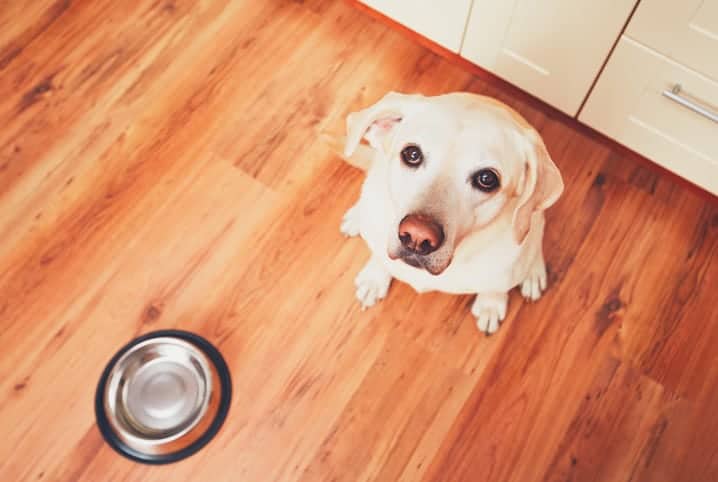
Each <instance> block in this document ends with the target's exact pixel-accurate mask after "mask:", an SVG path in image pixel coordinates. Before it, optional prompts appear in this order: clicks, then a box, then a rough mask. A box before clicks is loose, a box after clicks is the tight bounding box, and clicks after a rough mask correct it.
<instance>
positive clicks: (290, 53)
mask: <svg viewBox="0 0 718 482" xmlns="http://www.w3.org/2000/svg"><path fill="white" fill-rule="evenodd" d="M388 90H404V91H419V92H423V93H426V94H434V93H440V92H446V91H452V90H468V91H473V92H480V93H485V94H489V95H494V96H496V97H498V98H500V99H501V100H503V101H505V102H507V103H509V104H511V105H512V106H514V107H515V108H517V109H518V110H519V111H520V112H522V113H523V114H524V115H525V116H526V117H527V118H528V119H529V120H530V121H531V122H532V123H533V124H535V125H536V126H537V128H538V129H539V130H540V131H541V133H542V135H543V136H544V137H545V140H546V143H547V145H548V147H549V150H550V151H551V152H552V154H553V157H554V159H555V161H556V163H557V164H558V165H559V167H560V168H561V170H562V172H563V175H564V179H565V181H566V192H565V194H564V197H563V198H562V199H561V201H560V202H559V203H558V204H557V205H556V206H555V208H553V209H552V210H551V211H550V212H549V213H548V222H549V225H548V232H547V235H546V242H545V246H546V256H547V260H548V263H549V269H550V272H551V274H550V284H551V287H550V289H549V291H548V292H547V294H546V295H545V297H544V298H543V299H541V300H540V301H539V302H538V303H536V304H532V305H529V304H526V303H523V302H522V301H521V299H520V296H518V294H517V293H512V295H511V302H510V313H509V316H508V320H507V321H506V322H505V323H504V326H503V327H502V329H501V330H500V331H499V333H498V334H497V335H495V336H493V337H490V338H486V337H484V336H483V335H481V334H479V333H478V331H477V330H476V327H475V325H474V320H473V318H472V316H471V315H470V313H469V307H470V304H471V299H470V298H469V297H456V296H449V295H443V294H438V293H433V294H423V295H416V294H415V293H414V292H413V291H412V290H411V289H410V288H408V287H407V286H405V285H402V284H399V283H396V284H395V285H394V286H393V287H392V288H391V290H390V293H389V298H388V299H387V300H386V301H385V302H383V303H382V304H381V305H379V306H377V307H375V308H372V309H370V310H368V311H365V312H362V311H361V310H360V309H359V306H358V304H357V303H356V302H355V300H354V294H353V277H354V276H355V274H356V273H357V271H358V270H359V269H360V267H361V266H362V264H363V263H364V262H365V260H366V259H367V258H368V251H367V249H366V248H365V246H364V245H363V243H362V242H361V241H359V240H356V239H353V240H345V239H344V238H343V237H342V236H341V235H340V234H339V230H338V227H339V223H340V219H341V217H342V214H343V212H344V211H345V210H346V209H347V208H348V207H349V206H350V205H351V204H352V202H353V201H354V200H355V198H356V197H357V195H358V192H359V188H360V184H361V182H362V173H361V172H360V171H358V170H356V169H354V168H352V167H351V166H349V165H347V164H345V163H344V162H342V161H341V160H340V159H339V158H338V157H337V156H336V155H335V154H334V153H333V151H332V149H331V148H330V145H331V142H332V141H331V140H332V138H333V136H334V135H335V134H336V133H338V132H339V133H340V132H341V130H342V127H343V120H344V116H345V115H346V114H347V113H348V112H350V111H351V110H354V109H357V108H359V107H363V106H366V105H367V104H369V103H371V102H373V101H374V100H376V99H378V98H379V97H381V96H382V95H383V94H384V93H385V92H386V91H388ZM0 125H1V126H2V127H1V128H0V341H1V342H2V347H3V348H2V351H1V352H0V353H1V354H0V427H2V436H1V437H0V474H1V475H0V478H1V479H2V480H4V481H31V480H32V481H37V480H43V481H72V482H78V481H88V482H98V481H102V482H109V481H152V482H156V481H173V482H178V481H213V482H218V481H233V482H254V481H257V482H264V481H274V480H286V481H315V480H317V481H335V480H336V481H359V480H375V481H390V482H393V481H422V480H424V481H429V480H431V481H434V480H435V481H447V482H459V481H472V482H473V481H479V482H483V481H492V482H498V481H515V482H524V481H526V482H530V481H543V480H546V481H577V482H587V481H607V482H617V481H629V480H630V481H633V482H636V481H638V482H660V481H680V482H687V481H697V482H698V481H699V482H708V481H715V480H718V414H717V413H716V410H715V407H718V301H717V295H716V292H717V289H718V207H717V205H716V203H712V202H710V201H708V200H707V198H705V197H701V196H699V195H697V194H696V193H695V192H694V191H691V190H687V189H686V188H685V187H682V186H679V185H677V184H675V183H674V182H673V181H672V180H670V179H667V178H664V177H661V176H660V175H658V174H656V171H654V170H651V169H646V168H645V167H644V166H642V165H639V164H637V163H636V162H635V161H633V160H631V159H628V158H625V157H622V155H620V154H617V153H615V152H613V151H611V150H610V149H609V148H608V147H606V146H605V145H603V144H601V143H599V142H597V141H596V140H594V139H592V138H590V137H588V136H587V135H585V134H583V133H580V132H577V131H575V130H573V129H572V128H571V127H569V126H567V125H566V124H565V123H563V122H562V121H560V120H557V119H552V118H549V117H547V116H546V115H545V114H543V113H542V112H541V111H538V110H536V109H535V108H533V107H531V106H529V105H526V104H523V103H521V102H517V101H515V100H513V99H512V98H511V97H510V96H509V95H508V94H507V93H506V92H501V91H499V90H497V89H496V88H492V87H491V86H489V85H487V84H486V83H484V82H483V81H481V80H479V79H476V78H473V77H471V76H470V75H469V74H466V73H464V72H462V71H461V70H459V69H458V68H456V67H453V66H451V65H449V64H447V63H446V62H445V61H443V60H441V59H440V58H438V57H437V56H435V55H434V54H431V53H429V52H428V51H427V50H425V49H423V48H421V47H419V46H417V45H415V44H414V43H412V42H411V41H409V40H408V39H407V38H405V37H403V36H402V35H400V34H398V33H395V32H393V31H390V30H388V29H387V28H386V27H384V26H382V25H380V24H378V23H376V22H374V21H373V20H370V19H369V18H368V17H366V16H365V15H363V14H361V13H360V12H358V11H356V10H354V9H352V8H351V7H350V6H349V5H347V4H345V3H344V2H339V1H331V0H326V1H321V0H305V1H299V0H295V1H290V0H271V1H249V0H242V1H229V0H217V1H200V2H197V1H189V0H187V1H185V0H175V1H172V0H169V1H166V0H159V1H154V0H147V1H142V0H132V1H128V2H117V1H110V0H94V1H76V2H70V1H50V0H35V1H31V2H20V1H7V2H4V3H3V4H2V8H0ZM169 327H173V328H182V329H188V330H193V331H196V332H198V333H200V334H202V335H203V336H205V337H207V338H208V339H210V340H211V341H213V342H214V343H216V344H217V346H218V347H219V348H220V349H221V350H222V352H223V353H224V355H225V357H226V358H227V361H228V363H229V365H230V368H231V370H232V375H233V380H234V386H235V395H234V399H233V402H232V407H231V410H230V414H229V418H228V420H227V423H226V425H225V426H224V428H223V429H222V431H221V432H220V434H219V435H218V437H217V438H216V439H215V440H214V441H212V442H211V443H210V445H208V446H207V447H206V448H205V449H204V450H203V451H201V452H200V453H198V454H197V455H195V456H193V457H191V458H190V459H188V460H185V461H183V462H180V463H177V464H174V465H170V466H164V467H149V466H142V465H138V464H134V463H132V462H129V461H127V460H125V459H124V458H122V457H120V456H118V455H117V454H116V453H115V452H113V451H112V450H111V449H110V448H109V447H108V446H107V445H106V444H105V443H104V442H103V440H102V438H101V436H100V433H99V432H98V430H97V428H96V427H95V425H94V414H93V395H94V390H95V385H96V382H97V379H98V377H99V376H100V372H101V370H102V368H103V365H104V364H105V363H106V362H107V361H108V360H109V358H110V356H111V355H112V354H113V353H114V351H115V350H117V349H118V348H119V347H120V346H121V345H123V344H124V343H125V342H127V341H128V340H130V339H131V338H133V337H135V336H137V335H138V334H140V333H145V332H148V331H152V330H156V329H159V328H169Z"/></svg>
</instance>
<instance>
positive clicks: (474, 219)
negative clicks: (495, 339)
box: [341, 92, 563, 334]
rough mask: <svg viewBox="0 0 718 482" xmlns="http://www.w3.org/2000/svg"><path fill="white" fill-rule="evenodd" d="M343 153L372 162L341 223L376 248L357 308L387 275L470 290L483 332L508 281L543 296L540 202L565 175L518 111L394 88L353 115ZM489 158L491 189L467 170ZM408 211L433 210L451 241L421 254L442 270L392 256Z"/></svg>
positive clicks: (556, 191) (421, 285)
mask: <svg viewBox="0 0 718 482" xmlns="http://www.w3.org/2000/svg"><path fill="white" fill-rule="evenodd" d="M362 139H364V140H366V141H368V144H369V145H363V144H361V143H360V142H361V141H362ZM409 143H411V144H416V145H419V146H420V147H421V148H422V149H423V150H424V152H425V156H426V160H425V165H422V166H421V169H411V168H407V167H406V166H405V165H403V164H402V162H401V160H400V156H399V153H400V152H401V150H402V148H403V147H404V146H406V145H407V144H409ZM344 154H345V158H346V159H347V161H348V162H350V163H351V164H352V165H355V166H357V167H360V168H362V169H364V170H366V172H367V174H366V179H365V181H364V185H363V187H362V193H361V196H360V198H359V200H358V201H357V203H356V204H355V205H354V206H353V207H351V208H350V209H349V210H348V212H347V213H346V215H345V217H344V220H343V222H342V225H341V231H342V232H343V233H344V234H345V235H347V236H356V235H360V236H361V237H362V238H363V239H364V240H365V242H366V243H367V245H368V246H369V249H370V250H371V252H372V256H371V258H370V260H369V261H368V263H367V265H366V266H365V267H364V269H362V270H361V272H360V273H359V274H358V275H357V277H356V295H357V298H358V299H359V301H360V303H361V304H362V306H363V307H364V308H366V307H370V306H372V305H374V304H375V303H376V302H377V301H378V300H380V299H382V298H384V297H385V296H386V294H387V291H388V289H389V285H390V283H391V280H392V279H394V278H396V279H398V280H401V281H403V282H405V283H407V284H409V285H410V286H412V287H413V288H414V289H415V290H416V291H418V292H425V291H442V292H445V293H453V294H476V295H477V296H476V300H475V301H474V304H473V307H472V313H473V314H474V315H475V316H476V319H477V326H478V328H479V329H480V330H481V331H482V332H485V333H487V334H490V333H494V332H495V331H496V330H497V329H498V328H499V324H500V322H501V321H502V320H503V318H504V317H505V316H506V308H507V302H508V291H509V290H511V289H512V288H514V287H516V286H519V287H520V289H521V293H522V294H523V296H524V297H525V298H527V299H529V300H537V299H538V298H539V297H540V296H541V293H542V291H543V290H544V289H545V288H546V267H545V264H544V258H543V252H542V240H543V231H544V224H545V222H544V214H543V211H544V210H545V209H547V208H548V207H550V206H551V205H552V204H553V203H555V202H556V200H557V199H558V198H559V197H560V195H561V193H562V191H563V181H562V179H561V175H560V173H559V171H558V169H557V168H556V166H555V165H554V163H553V161H552V160H551V158H550V156H549V154H548V152H547V150H546V147H545V146H544V144H543V142H542V140H541V138H540V136H539V134H538V133H537V132H536V131H535V130H534V129H533V128H532V127H531V126H530V125H529V124H528V123H527V122H526V121H525V120H524V119H523V118H522V117H521V116H520V115H519V114H517V113H516V112H514V111H513V110H511V109H510V108H509V107H507V106H506V105H504V104H501V103H499V102H498V101H496V100H494V99H491V98H488V97H484V96H479V95H474V94H468V93H454V94H446V95H441V96H435V97H425V96H421V95H405V94H399V93H394V92H392V93H389V94H387V95H386V96H385V97H384V98H383V99H381V100H380V101H379V102H377V103H376V104H374V105H373V106H370V107H368V108H367V109H365V110H362V111H360V112H356V113H352V114H350V115H349V116H348V118H347V136H346V145H345V152H344ZM484 168H492V169H494V170H495V171H497V172H498V173H499V174H500V178H501V187H500V188H499V189H498V190H497V191H495V192H492V193H485V192H481V191H477V190H476V189H474V188H472V186H471V184H470V182H469V181H468V180H469V179H470V176H471V174H472V173H473V172H476V171H477V170H479V169H484ZM415 212H429V213H432V215H435V216H436V217H437V218H438V219H440V221H441V222H442V224H443V226H444V230H445V232H446V242H445V243H444V245H443V246H442V247H441V249H439V250H438V251H437V252H436V253H432V254H431V255H430V256H431V259H429V260H428V262H431V263H434V264H436V265H437V266H442V267H444V266H445V268H444V269H443V271H441V272H440V274H437V275H433V274H430V273H429V272H428V271H426V270H423V269H419V268H415V267H412V266H410V265H408V264H406V263H404V262H403V261H401V260H392V259H390V257H389V255H388V253H389V252H390V251H391V250H394V249H396V246H397V243H398V231H397V230H398V224H399V222H400V220H401V219H402V218H403V217H404V216H406V215H408V214H410V213H415ZM447 262H448V265H447Z"/></svg>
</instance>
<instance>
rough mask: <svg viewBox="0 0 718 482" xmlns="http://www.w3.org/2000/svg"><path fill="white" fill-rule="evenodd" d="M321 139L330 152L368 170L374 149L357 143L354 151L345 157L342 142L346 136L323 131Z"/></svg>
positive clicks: (344, 141)
mask: <svg viewBox="0 0 718 482" xmlns="http://www.w3.org/2000/svg"><path fill="white" fill-rule="evenodd" d="M321 138H322V140H323V141H324V142H325V143H326V144H327V146H329V149H331V151H332V152H334V153H335V154H336V155H338V156H339V157H341V158H342V159H344V161H346V162H347V163H348V164H351V165H352V166H354V167H356V168H358V169H361V170H362V171H368V170H369V168H370V167H371V163H372V160H373V158H374V150H373V149H372V148H371V147H369V146H367V145H364V144H359V146H357V148H356V150H355V151H354V153H353V154H352V155H351V156H349V157H347V156H345V155H344V144H345V143H346V137H344V136H334V135H331V134H327V133H324V134H322V135H321Z"/></svg>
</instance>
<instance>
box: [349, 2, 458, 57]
mask: <svg viewBox="0 0 718 482" xmlns="http://www.w3.org/2000/svg"><path fill="white" fill-rule="evenodd" d="M362 3H364V4H366V5H368V6H370V7H372V8H373V9H375V10H377V11H378V12H381V13H383V14H384V15H386V16H387V17H390V18H391V19H393V20H395V21H397V22H399V23H400V24H402V25H404V26H406V27H408V28H410V29H412V30H414V31H416V32H418V33H420V34H421V35H423V36H424V37H426V38H428V39H431V40H433V41H434V42H436V43H437V44H439V45H441V46H442V47H445V48H447V49H449V50H451V51H452V52H457V53H458V52H459V49H460V48H461V40H462V39H463V36H464V28H465V26H466V19H467V18H468V16H469V9H470V7H471V0H444V1H436V0H409V1H406V0H365V1H364V2H362Z"/></svg>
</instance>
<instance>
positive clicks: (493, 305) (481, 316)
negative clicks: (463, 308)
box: [471, 293, 509, 335]
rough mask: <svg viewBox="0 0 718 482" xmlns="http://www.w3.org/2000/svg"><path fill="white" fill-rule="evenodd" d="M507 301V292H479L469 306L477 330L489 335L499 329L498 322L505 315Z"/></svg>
mask: <svg viewBox="0 0 718 482" xmlns="http://www.w3.org/2000/svg"><path fill="white" fill-rule="evenodd" d="M508 303H509V295H508V293H479V294H478V295H476V300H474V304H473V306H472V307H471V313H472V314H473V315H474V316H475V317H476V326H477V327H478V328H479V331H481V332H483V333H486V334H487V335H491V334H492V333H496V331H497V330H498V329H499V324H500V323H501V322H502V321H503V319H504V318H505V317H506V306H507V305H508Z"/></svg>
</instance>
